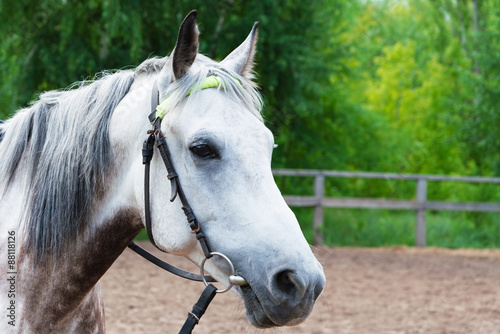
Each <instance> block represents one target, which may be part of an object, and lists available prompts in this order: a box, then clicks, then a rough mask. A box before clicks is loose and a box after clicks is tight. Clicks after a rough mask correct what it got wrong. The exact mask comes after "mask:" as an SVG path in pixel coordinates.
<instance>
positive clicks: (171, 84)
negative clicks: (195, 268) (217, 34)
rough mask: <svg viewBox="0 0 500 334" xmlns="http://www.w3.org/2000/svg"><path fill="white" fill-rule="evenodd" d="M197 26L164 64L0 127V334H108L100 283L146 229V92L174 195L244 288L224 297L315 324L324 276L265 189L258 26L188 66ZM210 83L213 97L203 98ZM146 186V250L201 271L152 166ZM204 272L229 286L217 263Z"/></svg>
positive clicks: (267, 169) (283, 319) (274, 192)
mask: <svg viewBox="0 0 500 334" xmlns="http://www.w3.org/2000/svg"><path fill="white" fill-rule="evenodd" d="M195 18H196V12H195V11H193V12H191V13H190V14H189V15H188V16H187V17H186V19H185V20H184V22H183V23H182V25H181V28H180V30H179V36H178V39H177V44H176V46H175V49H174V52H173V55H172V56H171V57H165V58H162V59H149V60H146V61H145V62H143V63H142V64H141V65H139V66H138V67H137V68H136V69H135V70H127V71H118V72H115V73H104V74H102V76H101V77H100V78H99V79H97V80H95V81H93V82H86V83H80V84H79V85H78V87H73V88H74V89H70V90H62V91H51V92H47V93H45V94H42V95H41V96H40V98H39V100H37V101H36V102H34V103H33V104H32V105H31V106H30V107H28V108H26V109H22V110H19V111H18V112H17V113H16V114H15V115H14V117H12V118H11V119H9V120H8V121H6V122H5V124H1V125H0V138H1V139H0V140H1V142H0V157H1V158H0V175H1V177H0V240H1V242H0V254H1V255H0V257H1V258H2V260H1V265H0V309H1V313H2V316H1V317H0V319H1V320H0V333H10V332H16V333H37V334H43V333H103V332H104V330H105V329H104V308H103V301H102V296H101V291H100V287H99V279H100V278H101V277H102V276H103V274H104V273H105V272H106V270H107V269H108V268H109V267H110V266H111V265H112V264H113V262H114V261H115V260H116V259H117V257H118V256H119V255H120V254H121V253H122V252H123V250H124V249H125V248H126V247H127V245H128V244H129V243H130V242H131V241H132V240H133V239H134V237H135V236H136V235H137V234H138V233H139V231H141V230H142V229H143V228H144V225H143V222H144V207H145V205H144V193H143V192H144V184H143V177H144V176H143V173H144V172H143V165H142V156H141V149H142V143H143V140H144V138H145V137H146V132H147V131H148V130H149V129H151V124H150V122H149V121H148V117H147V116H148V114H149V113H150V111H151V91H152V89H153V85H154V83H155V82H156V85H157V86H158V90H159V100H160V102H162V104H161V105H162V108H163V109H162V110H163V112H164V113H165V115H164V117H163V121H162V125H161V130H162V132H163V133H164V134H165V137H166V139H167V142H168V145H169V148H170V152H171V156H172V159H173V164H174V165H175V167H176V170H177V173H178V175H179V180H180V183H181V185H182V187H183V189H184V192H185V195H186V197H187V198H188V199H189V202H190V204H191V206H192V208H193V210H194V212H195V214H196V216H197V218H198V220H199V221H200V223H201V225H202V227H203V230H204V232H205V234H206V236H207V239H208V241H209V243H210V245H211V248H212V249H213V250H214V251H218V252H222V253H223V254H225V255H226V256H227V257H229V258H230V259H231V261H232V263H233V264H234V266H235V267H236V270H237V272H238V274H240V275H241V276H243V277H244V278H245V279H246V281H247V282H248V285H246V286H241V287H236V286H235V287H234V288H233V291H235V292H236V293H237V294H238V295H239V296H241V298H242V299H243V300H244V304H245V308H246V314H247V318H248V319H249V321H250V322H251V323H252V324H253V325H254V326H257V327H261V328H265V327H273V326H286V325H296V324H298V323H300V322H302V321H304V320H305V319H306V318H307V317H308V315H309V314H310V313H311V310H312V308H313V305H314V303H315V300H316V298H317V297H318V295H319V294H320V293H321V291H322V290H323V288H324V285H325V276H324V274H323V270H322V267H321V265H320V264H319V263H318V261H317V260H316V258H315V257H314V255H313V253H312V252H311V250H310V247H309V245H308V244H307V242H306V240H305V239H304V237H303V235H302V233H301V231H300V228H299V225H298V223H297V220H296V218H295V216H294V214H293V213H292V211H291V210H290V209H289V207H288V206H287V205H286V203H285V201H284V200H283V197H282V195H281V194H280V191H279V190H278V188H277V186H276V184H275V182H274V180H273V175H272V172H271V155H272V151H273V147H274V141H273V135H272V134H271V132H270V131H269V130H268V129H267V128H266V127H265V126H264V124H263V121H262V117H261V115H260V110H261V98H260V95H259V93H258V91H257V90H256V85H255V84H254V83H253V82H252V67H253V57H254V53H255V44H256V40H257V31H256V27H255V26H254V28H253V29H252V31H251V33H250V35H249V36H248V38H247V39H246V40H245V41H244V42H243V43H242V44H241V45H240V46H239V47H238V48H237V49H235V50H234V51H233V52H232V53H231V54H230V55H229V56H228V57H227V58H226V59H224V60H223V61H222V62H220V63H217V62H215V61H213V60H210V59H209V58H207V57H205V56H203V55H200V54H198V28H197V26H196V23H195ZM209 76H214V77H216V78H217V84H216V85H215V86H214V85H213V84H212V85H211V86H210V87H212V88H208V89H202V88H204V87H202V86H203V84H204V82H205V81H206V78H207V77H209ZM165 101H166V102H165ZM151 180H152V184H151V212H152V234H153V235H154V239H155V241H156V244H157V245H158V247H160V248H161V249H162V250H164V251H167V252H169V253H172V254H176V255H180V256H184V257H187V258H188V259H190V260H191V261H193V262H194V263H195V264H197V265H200V264H201V262H202V260H203V259H204V254H203V252H202V249H201V247H200V244H199V243H198V242H197V240H196V238H195V236H194V234H193V233H191V231H190V229H189V227H188V226H187V223H186V219H185V217H184V213H183V211H182V209H181V204H180V203H179V200H178V199H177V200H175V201H174V202H173V203H170V202H169V197H170V190H171V189H170V181H169V180H168V179H167V171H166V169H165V166H164V165H163V162H162V161H161V158H160V156H159V154H155V156H154V157H153V160H152V162H151ZM219 260H220V259H219ZM206 270H207V272H208V273H209V274H210V275H212V276H213V277H214V278H216V279H217V280H218V281H219V282H221V283H223V284H226V285H227V284H228V268H227V265H226V264H225V262H223V261H218V259H214V260H210V261H207V265H206Z"/></svg>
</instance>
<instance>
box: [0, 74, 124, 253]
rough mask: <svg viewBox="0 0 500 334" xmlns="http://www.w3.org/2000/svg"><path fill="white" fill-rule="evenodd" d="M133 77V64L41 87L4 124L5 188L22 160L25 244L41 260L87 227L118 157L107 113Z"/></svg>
mask: <svg viewBox="0 0 500 334" xmlns="http://www.w3.org/2000/svg"><path fill="white" fill-rule="evenodd" d="M133 80H134V72H133V71H119V72H116V73H114V74H111V73H103V74H101V75H100V78H99V79H97V80H95V81H93V82H89V81H85V82H80V83H77V84H74V85H72V86H71V87H70V88H72V89H70V90H62V91H50V92H47V93H44V94H42V95H41V96H40V98H39V100H38V101H35V102H34V103H33V104H32V105H31V106H30V107H29V108H25V109H22V110H20V111H18V112H17V113H16V115H15V116H14V117H13V118H12V119H10V120H9V121H7V122H6V123H5V124H4V125H3V126H2V128H3V129H4V137H3V141H2V142H1V145H0V156H1V157H2V159H0V175H2V178H1V180H0V196H2V194H5V191H6V189H7V187H8V186H9V184H10V183H11V182H12V180H13V178H14V176H15V174H16V172H18V171H19V168H20V167H21V165H22V167H24V168H25V170H26V171H27V174H26V178H25V180H24V184H25V187H26V189H25V191H26V192H25V193H26V194H27V195H26V199H25V208H26V209H25V212H24V213H23V218H24V219H25V221H26V231H27V247H28V249H29V250H32V251H34V254H35V258H36V261H40V260H44V259H45V258H46V256H47V255H49V254H52V255H53V257H54V260H56V258H57V256H60V255H61V254H63V252H64V250H65V249H67V246H68V244H69V243H70V242H71V241H72V240H75V239H76V238H77V237H78V235H80V234H81V233H83V232H84V231H87V230H88V228H89V225H90V224H89V222H90V220H91V219H90V218H91V217H92V213H93V212H92V209H93V206H94V204H95V202H96V200H98V199H99V198H100V197H101V196H102V195H103V193H104V191H105V184H106V183H105V178H106V176H107V172H108V171H109V170H110V168H111V164H112V161H113V159H112V150H111V144H110V141H109V136H108V128H109V121H110V118H111V115H112V113H113V111H114V109H115V108H116V106H117V105H118V103H119V102H120V101H121V100H122V98H123V97H124V96H125V95H126V94H127V92H128V91H129V89H130V86H131V85H132V83H133Z"/></svg>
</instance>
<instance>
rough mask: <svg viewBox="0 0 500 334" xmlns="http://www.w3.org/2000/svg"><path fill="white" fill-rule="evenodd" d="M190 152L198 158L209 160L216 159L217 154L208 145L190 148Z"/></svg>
mask: <svg viewBox="0 0 500 334" xmlns="http://www.w3.org/2000/svg"><path fill="white" fill-rule="evenodd" d="M190 150H191V152H193V153H194V154H195V155H197V156H198V157H200V158H205V159H211V158H216V157H217V153H215V152H214V151H213V150H212V148H211V147H210V145H208V144H198V145H195V146H193V147H191V148H190Z"/></svg>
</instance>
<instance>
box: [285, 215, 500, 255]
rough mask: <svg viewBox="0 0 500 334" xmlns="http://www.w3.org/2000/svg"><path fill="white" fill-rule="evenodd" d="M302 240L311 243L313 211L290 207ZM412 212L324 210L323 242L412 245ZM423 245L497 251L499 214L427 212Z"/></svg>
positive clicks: (337, 244) (499, 238)
mask: <svg viewBox="0 0 500 334" xmlns="http://www.w3.org/2000/svg"><path fill="white" fill-rule="evenodd" d="M293 211H294V212H295V214H296V215H297V218H298V220H299V222H300V225H301V228H302V231H303V233H304V235H305V236H306V239H307V240H308V241H309V242H310V243H312V240H313V229H312V222H313V209H312V208H293ZM415 220H416V214H415V212H413V211H406V210H405V211H399V210H398V211H396V210H372V209H325V211H324V226H323V228H322V231H323V240H324V243H325V244H326V245H329V246H358V247H383V246H394V245H408V246H414V245H415ZM427 245H428V246H437V247H446V248H500V215H498V214H494V213H474V214H471V213H468V212H432V211H430V212H429V211H428V212H427Z"/></svg>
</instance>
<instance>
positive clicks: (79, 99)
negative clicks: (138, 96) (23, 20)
mask: <svg viewBox="0 0 500 334" xmlns="http://www.w3.org/2000/svg"><path fill="white" fill-rule="evenodd" d="M166 62H168V59H167V58H153V59H148V60H146V61H144V62H143V63H142V64H141V65H139V66H138V67H137V68H136V69H135V70H126V71H117V72H115V73H109V72H103V73H101V74H100V75H98V79H96V80H93V81H84V82H79V83H76V84H73V85H72V86H70V87H69V89H66V90H58V91H49V92H46V93H44V94H42V95H40V98H39V99H38V100H37V101H35V102H33V103H32V104H31V105H30V106H29V107H28V108H25V109H21V110H19V111H17V113H16V114H15V116H14V117H12V118H11V119H10V120H8V121H7V122H6V123H5V124H0V134H1V136H0V138H1V142H0V157H1V159H0V175H1V176H2V177H1V178H0V198H1V197H2V196H3V195H5V192H6V191H7V188H8V186H9V185H10V184H11V183H12V182H13V180H14V177H15V175H16V173H18V172H20V171H19V170H20V168H21V166H22V168H23V169H24V170H23V173H26V174H25V177H26V178H25V180H24V182H25V194H26V198H25V203H24V207H25V212H24V216H23V220H25V221H26V225H25V228H26V231H27V247H28V249H30V250H31V251H33V252H34V253H35V257H36V259H37V260H42V259H44V258H45V256H46V255H48V254H52V255H53V256H54V258H56V257H57V256H59V255H61V254H63V252H64V250H65V249H66V248H67V246H68V245H69V243H70V242H72V241H74V240H75V239H76V238H77V237H78V236H79V235H81V234H82V233H84V232H85V231H88V229H89V228H92V226H90V224H89V223H90V220H91V217H92V214H93V212H92V210H93V207H94V204H95V201H96V200H98V199H99V198H100V197H102V195H103V194H104V192H105V190H106V182H105V178H106V175H107V172H108V171H110V170H111V168H112V161H113V159H112V149H111V144H110V141H109V134H108V129H109V121H110V119H111V115H112V113H113V111H114V109H115V108H116V106H117V105H118V103H119V102H120V101H121V100H122V99H123V97H124V96H125V95H126V94H127V93H128V91H129V89H130V87H131V85H132V83H133V81H134V78H135V77H137V76H139V75H153V74H158V73H159V72H160V71H161V69H162V68H163V66H164V65H165V63H166ZM195 64H197V65H198V66H195V67H196V70H194V71H190V72H189V74H187V75H186V76H184V77H183V78H182V79H180V80H176V81H175V82H174V83H173V84H171V85H169V86H168V88H167V91H166V92H164V95H165V96H167V97H169V101H171V103H172V106H171V107H174V106H175V105H177V104H178V103H180V101H182V100H184V99H186V95H187V92H188V91H189V90H190V89H191V88H192V87H193V86H196V85H201V83H202V82H203V80H204V79H205V78H206V77H207V76H208V75H217V76H219V77H220V78H221V79H222V82H223V84H221V86H220V87H219V89H224V91H225V92H227V94H229V96H230V98H231V100H234V101H239V103H241V104H243V105H244V106H246V107H247V108H245V109H248V110H250V111H251V112H253V113H254V115H255V116H256V117H258V118H259V119H261V120H262V117H261V115H260V110H261V106H262V100H261V97H260V94H259V93H258V91H257V89H256V87H255V85H254V84H253V82H252V81H251V80H247V79H244V78H242V77H241V76H239V75H237V74H236V73H234V72H228V71H227V70H225V69H223V68H222V67H220V66H219V65H218V64H217V63H216V62H214V61H212V60H210V59H209V58H207V57H204V56H199V57H198V58H197V61H196V62H195ZM188 95H189V94H188ZM193 95H195V94H191V95H190V97H189V98H188V102H189V100H190V98H191V97H192V96H193ZM145 117H146V116H145Z"/></svg>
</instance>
